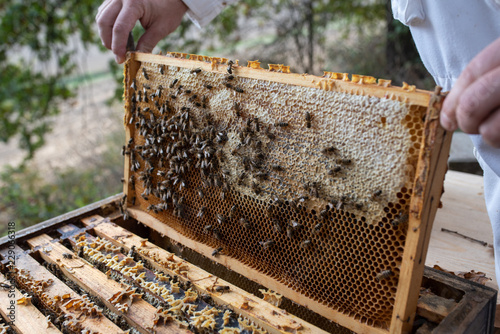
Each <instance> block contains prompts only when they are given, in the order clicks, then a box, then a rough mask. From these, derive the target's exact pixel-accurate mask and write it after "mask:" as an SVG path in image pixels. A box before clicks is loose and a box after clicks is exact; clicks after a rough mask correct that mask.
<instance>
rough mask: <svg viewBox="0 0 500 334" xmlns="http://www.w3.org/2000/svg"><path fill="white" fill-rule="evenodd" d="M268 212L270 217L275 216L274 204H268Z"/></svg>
mask: <svg viewBox="0 0 500 334" xmlns="http://www.w3.org/2000/svg"><path fill="white" fill-rule="evenodd" d="M266 212H267V216H268V217H269V218H273V213H274V207H273V206H272V205H268V206H267V207H266Z"/></svg>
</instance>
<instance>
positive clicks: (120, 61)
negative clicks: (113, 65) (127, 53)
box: [115, 56, 125, 64]
mask: <svg viewBox="0 0 500 334" xmlns="http://www.w3.org/2000/svg"><path fill="white" fill-rule="evenodd" d="M115 60H116V62H117V63H118V64H121V63H123V62H124V61H125V59H123V57H120V56H115Z"/></svg>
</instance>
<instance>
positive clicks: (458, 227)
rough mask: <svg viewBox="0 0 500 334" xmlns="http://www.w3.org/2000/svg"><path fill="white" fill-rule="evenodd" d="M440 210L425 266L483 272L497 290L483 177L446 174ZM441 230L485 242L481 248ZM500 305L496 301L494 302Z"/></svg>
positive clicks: (491, 236) (474, 243)
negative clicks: (444, 229)
mask: <svg viewBox="0 0 500 334" xmlns="http://www.w3.org/2000/svg"><path fill="white" fill-rule="evenodd" d="M444 190H445V193H444V194H443V198H442V202H443V208H442V209H439V210H438V212H437V214H436V219H435V222H434V226H433V228H432V234H431V239H430V243H429V251H428V254H427V259H426V261H425V265H427V266H429V267H432V266H434V265H436V264H437V265H439V266H440V267H442V268H444V269H446V270H449V271H454V272H469V271H471V270H474V271H476V272H483V273H485V274H486V277H489V278H491V281H489V282H487V283H486V286H489V287H491V288H494V289H498V284H497V278H496V276H495V257H494V252H493V233H492V229H491V223H490V220H489V217H488V213H487V211H486V205H485V202H484V186H483V177H481V176H478V175H472V174H466V173H461V172H456V171H448V173H447V174H446V179H445V181H444ZM442 228H446V229H449V230H453V231H457V232H459V233H461V234H463V235H466V236H469V237H471V238H474V239H477V240H481V241H484V242H486V243H487V244H488V245H487V246H483V245H481V244H479V243H477V242H473V241H470V240H466V239H463V238H460V237H457V236H456V235H453V234H450V233H446V232H443V231H441V229H442ZM497 303H498V304H500V300H499V301H498V302H497Z"/></svg>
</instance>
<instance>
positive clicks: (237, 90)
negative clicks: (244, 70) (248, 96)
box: [234, 87, 244, 93]
mask: <svg viewBox="0 0 500 334" xmlns="http://www.w3.org/2000/svg"><path fill="white" fill-rule="evenodd" d="M234 90H235V91H236V92H238V93H244V90H243V89H242V88H240V87H234Z"/></svg>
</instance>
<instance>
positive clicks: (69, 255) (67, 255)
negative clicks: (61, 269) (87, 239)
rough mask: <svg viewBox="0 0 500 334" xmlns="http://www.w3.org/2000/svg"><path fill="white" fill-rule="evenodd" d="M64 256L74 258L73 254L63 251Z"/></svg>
mask: <svg viewBox="0 0 500 334" xmlns="http://www.w3.org/2000/svg"><path fill="white" fill-rule="evenodd" d="M63 258H65V259H72V258H73V254H70V253H63Z"/></svg>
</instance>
